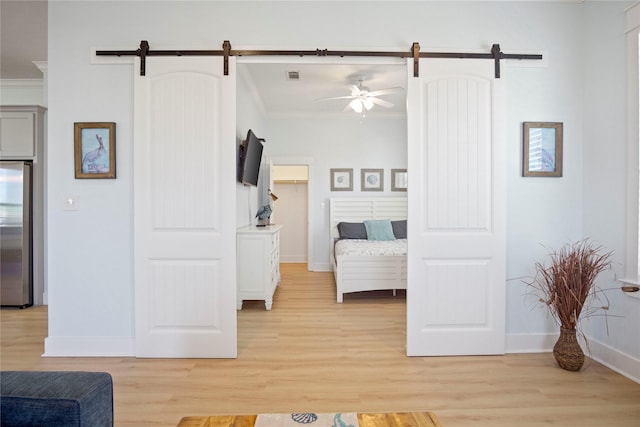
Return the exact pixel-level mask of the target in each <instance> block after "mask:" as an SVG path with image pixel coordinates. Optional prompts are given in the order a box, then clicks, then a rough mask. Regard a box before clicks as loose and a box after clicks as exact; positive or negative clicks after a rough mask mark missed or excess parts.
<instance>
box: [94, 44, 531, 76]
mask: <svg viewBox="0 0 640 427" xmlns="http://www.w3.org/2000/svg"><path fill="white" fill-rule="evenodd" d="M96 55H97V56H139V57H140V75H141V76H144V75H145V72H146V59H147V57H149V56H222V57H224V75H225V76H226V75H228V74H229V57H230V56H301V57H302V56H339V57H341V58H343V57H345V56H364V57H389V58H413V76H414V77H418V76H419V60H420V58H458V59H492V60H494V61H495V77H496V79H499V78H500V60H501V59H520V60H522V59H542V55H531V54H513V53H503V52H502V51H501V50H500V45H499V44H494V45H493V46H491V52H490V53H462V52H420V44H419V43H417V42H415V43H413V44H412V45H411V49H410V50H409V51H408V52H376V51H358V50H355V51H354V50H328V49H315V50H234V49H231V43H230V42H229V40H225V41H224V43H223V44H222V50H150V49H149V43H148V42H147V41H146V40H142V41H141V42H140V47H139V48H138V49H137V50H98V51H96Z"/></svg>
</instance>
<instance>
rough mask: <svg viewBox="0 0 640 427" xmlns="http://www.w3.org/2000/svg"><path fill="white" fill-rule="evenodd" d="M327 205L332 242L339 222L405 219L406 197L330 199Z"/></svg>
mask: <svg viewBox="0 0 640 427" xmlns="http://www.w3.org/2000/svg"><path fill="white" fill-rule="evenodd" d="M329 203H330V205H329V227H330V229H331V239H332V240H333V239H337V238H338V237H339V236H338V223H339V222H362V221H364V220H367V219H390V220H392V221H397V220H401V219H407V198H406V197H366V198H364V197H357V198H356V197H332V198H331V199H330V201H329Z"/></svg>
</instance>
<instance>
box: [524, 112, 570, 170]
mask: <svg viewBox="0 0 640 427" xmlns="http://www.w3.org/2000/svg"><path fill="white" fill-rule="evenodd" d="M522 133H523V150H522V151H523V159H522V176H550V177H560V176H562V123H558V122H524V123H523V128H522Z"/></svg>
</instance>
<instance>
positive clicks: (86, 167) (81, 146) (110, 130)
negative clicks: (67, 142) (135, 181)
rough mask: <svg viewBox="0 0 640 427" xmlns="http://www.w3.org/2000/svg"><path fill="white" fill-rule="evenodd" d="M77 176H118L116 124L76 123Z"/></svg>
mask: <svg viewBox="0 0 640 427" xmlns="http://www.w3.org/2000/svg"><path fill="white" fill-rule="evenodd" d="M73 130H74V141H75V144H74V148H75V149H74V152H75V170H76V178H77V179H82V178H103V179H105V178H106V179H114V178H115V177H116V124H115V123H113V122H91V123H87V122H85V123H74V124H73Z"/></svg>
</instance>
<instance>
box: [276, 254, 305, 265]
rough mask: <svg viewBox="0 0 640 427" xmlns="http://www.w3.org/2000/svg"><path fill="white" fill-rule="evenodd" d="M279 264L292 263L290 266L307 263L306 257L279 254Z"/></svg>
mask: <svg viewBox="0 0 640 427" xmlns="http://www.w3.org/2000/svg"><path fill="white" fill-rule="evenodd" d="M280 262H283V263H292V264H302V263H303V262H307V257H306V256H299V255H282V254H280Z"/></svg>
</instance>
